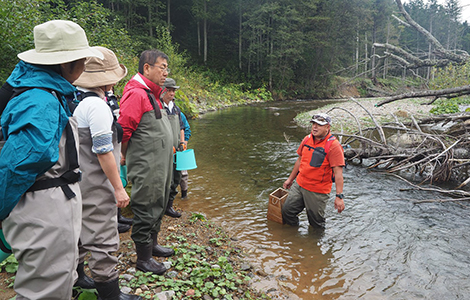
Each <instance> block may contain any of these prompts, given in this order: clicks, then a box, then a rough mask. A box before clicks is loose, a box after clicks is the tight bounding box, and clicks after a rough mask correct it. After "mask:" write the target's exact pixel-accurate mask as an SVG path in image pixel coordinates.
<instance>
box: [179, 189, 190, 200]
mask: <svg viewBox="0 0 470 300" xmlns="http://www.w3.org/2000/svg"><path fill="white" fill-rule="evenodd" d="M187 197H188V190H181V199H186V198H187Z"/></svg>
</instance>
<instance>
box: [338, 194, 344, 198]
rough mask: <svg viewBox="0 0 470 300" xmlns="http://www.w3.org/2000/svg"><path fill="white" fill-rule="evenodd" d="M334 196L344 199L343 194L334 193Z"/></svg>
mask: <svg viewBox="0 0 470 300" xmlns="http://www.w3.org/2000/svg"><path fill="white" fill-rule="evenodd" d="M336 197H338V198H339V199H344V195H343V194H336Z"/></svg>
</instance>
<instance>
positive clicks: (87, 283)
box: [73, 263, 95, 290]
mask: <svg viewBox="0 0 470 300" xmlns="http://www.w3.org/2000/svg"><path fill="white" fill-rule="evenodd" d="M84 266H85V264H84V263H80V264H78V266H77V273H78V279H77V282H75V284H74V285H73V286H75V287H81V288H82V289H87V290H91V289H94V288H95V281H94V280H93V279H92V278H90V277H88V276H87V275H86V274H85V270H84Z"/></svg>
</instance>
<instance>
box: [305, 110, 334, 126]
mask: <svg viewBox="0 0 470 300" xmlns="http://www.w3.org/2000/svg"><path fill="white" fill-rule="evenodd" d="M313 122H315V123H317V124H318V125H321V126H323V125H326V124H329V125H331V117H330V116H329V115H327V114H325V113H319V114H316V115H313V116H312V119H311V120H310V123H313Z"/></svg>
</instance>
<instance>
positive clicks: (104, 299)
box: [96, 278, 143, 300]
mask: <svg viewBox="0 0 470 300" xmlns="http://www.w3.org/2000/svg"><path fill="white" fill-rule="evenodd" d="M96 290H97V291H98V300H143V298H142V297H140V296H137V295H128V294H124V293H122V292H121V290H120V289H119V282H118V278H116V279H114V280H112V281H108V282H97V283H96Z"/></svg>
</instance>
